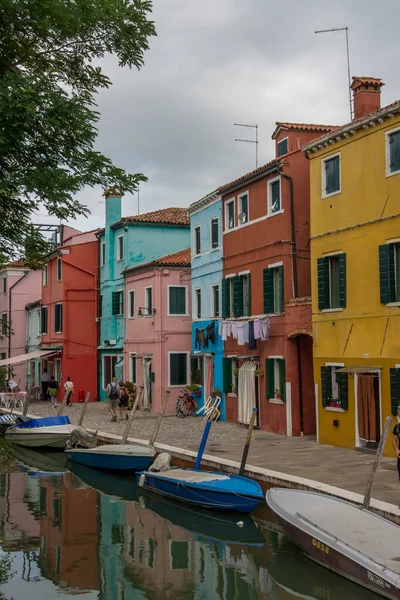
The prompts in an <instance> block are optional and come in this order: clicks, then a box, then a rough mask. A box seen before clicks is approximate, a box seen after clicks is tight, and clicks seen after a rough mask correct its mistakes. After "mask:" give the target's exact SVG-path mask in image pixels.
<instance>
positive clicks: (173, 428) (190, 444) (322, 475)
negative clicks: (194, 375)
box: [29, 402, 400, 506]
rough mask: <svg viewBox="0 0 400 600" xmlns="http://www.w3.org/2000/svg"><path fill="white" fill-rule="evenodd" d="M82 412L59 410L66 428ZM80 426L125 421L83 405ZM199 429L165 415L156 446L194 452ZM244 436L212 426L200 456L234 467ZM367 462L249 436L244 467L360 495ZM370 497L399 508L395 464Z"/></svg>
mask: <svg viewBox="0 0 400 600" xmlns="http://www.w3.org/2000/svg"><path fill="white" fill-rule="evenodd" d="M82 406H83V405H80V404H73V405H72V406H71V407H70V408H68V407H66V408H65V410H64V414H65V415H68V416H69V418H70V419H71V422H72V423H77V422H78V419H79V415H80V412H81V410H82ZM29 413H32V414H35V415H37V416H47V415H54V413H55V411H53V410H52V409H51V407H50V405H49V404H48V403H47V402H36V403H32V404H30V406H29ZM155 416H156V415H151V414H149V413H144V412H141V411H137V414H136V415H135V418H134V420H133V423H132V429H131V431H130V436H132V437H136V438H141V439H145V440H148V439H149V438H150V436H151V433H152V431H153V427H154V425H155V419H154V417H155ZM118 419H119V417H118ZM83 424H84V426H86V427H88V428H90V429H95V430H97V431H103V432H106V433H113V434H116V435H118V434H119V435H121V436H122V434H123V432H124V429H125V421H120V420H118V421H117V422H116V423H112V422H111V420H110V415H109V413H108V411H107V407H106V405H105V403H98V402H95V403H90V404H89V406H88V407H87V411H86V415H85V420H84V423H83ZM203 428H204V422H203V420H202V419H201V418H200V417H187V418H186V419H178V418H177V417H175V416H174V415H169V414H166V415H165V417H164V419H163V421H162V423H161V428H160V431H159V434H158V437H157V441H158V442H160V443H164V444H169V445H171V446H177V447H179V448H184V449H187V450H194V451H196V450H197V449H198V447H199V444H200V440H201V436H202V433H203ZM246 435H247V428H246V427H243V426H240V425H235V424H233V423H222V422H217V423H214V424H213V426H212V428H211V432H210V436H209V438H208V442H207V446H206V453H207V454H211V455H213V456H216V457H221V458H228V459H230V460H236V461H240V459H241V455H242V451H243V446H244V443H245V439H246ZM373 459H374V457H373V455H372V454H365V453H361V452H356V451H354V450H348V449H345V448H337V447H335V446H328V445H325V444H317V443H316V442H315V439H314V438H312V437H303V438H287V437H285V436H280V435H275V434H273V433H268V432H265V431H257V430H255V431H254V434H253V439H252V443H251V446H250V452H249V457H248V464H252V465H255V466H259V467H264V468H266V469H273V470H275V471H280V472H282V473H288V474H291V475H297V476H299V477H306V478H308V479H314V480H316V481H320V482H322V483H327V484H329V485H334V486H338V487H341V488H344V489H346V490H350V491H352V492H357V493H360V494H363V493H364V489H365V485H366V482H367V479H368V475H369V473H370V469H371V465H372V462H373ZM372 496H373V497H374V498H377V499H378V500H383V501H385V502H390V503H392V504H395V505H396V506H398V505H399V504H400V485H399V481H398V477H397V471H396V461H395V459H392V458H386V457H385V458H383V459H382V462H381V466H380V469H379V471H378V473H377V476H376V480H375V484H374V489H373V493H372Z"/></svg>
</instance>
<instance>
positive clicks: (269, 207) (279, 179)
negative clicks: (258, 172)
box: [267, 175, 284, 217]
mask: <svg viewBox="0 0 400 600" xmlns="http://www.w3.org/2000/svg"><path fill="white" fill-rule="evenodd" d="M276 181H279V206H280V208H279V210H276V211H274V212H272V192H271V186H272V184H273V183H275V182H276ZM267 185H268V188H267V198H268V216H269V217H275V215H280V214H282V213H283V212H284V210H283V208H282V178H281V176H280V175H278V176H277V177H273V178H272V179H268V182H267Z"/></svg>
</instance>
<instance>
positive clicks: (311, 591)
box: [0, 449, 379, 600]
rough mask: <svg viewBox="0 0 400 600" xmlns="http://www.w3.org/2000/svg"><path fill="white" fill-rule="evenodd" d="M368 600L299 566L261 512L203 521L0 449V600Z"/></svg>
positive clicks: (58, 461) (120, 481)
mask: <svg viewBox="0 0 400 600" xmlns="http://www.w3.org/2000/svg"><path fill="white" fill-rule="evenodd" d="M78 594H79V596H80V598H82V600H94V599H99V600H131V599H132V600H139V599H148V600H153V599H154V600H155V599H157V600H164V599H168V600H169V599H170V600H189V599H193V600H214V599H215V600H247V599H249V600H253V599H254V600H256V599H257V600H258V599H260V600H261V599H270V600H295V599H296V600H298V599H299V598H300V599H301V598H304V599H310V598H315V599H317V600H318V599H323V600H378V598H379V596H376V595H375V594H372V593H369V592H368V591H366V590H364V589H362V588H359V587H358V586H356V585H353V584H351V583H349V582H347V581H346V580H344V579H342V578H341V577H339V576H336V575H334V574H331V573H329V572H328V571H326V570H325V569H323V568H322V567H319V566H317V565H315V564H313V563H312V562H311V561H309V560H308V559H307V558H305V557H303V556H302V555H301V554H300V553H299V552H298V551H297V550H296V549H295V548H294V547H293V546H292V545H291V544H290V542H289V541H288V540H287V539H285V537H284V536H283V534H282V533H281V532H280V528H279V526H278V525H277V523H276V522H275V521H274V519H273V516H272V515H271V514H270V513H268V511H267V510H266V509H264V510H263V511H261V512H260V513H257V516H256V517H255V519H254V520H253V519H252V518H250V517H243V516H240V515H239V516H237V515H235V516H227V515H218V516H217V515H212V514H209V513H206V512H202V511H199V510H195V511H193V510H190V509H188V508H186V507H185V506H183V505H182V506H181V505H178V504H173V503H170V502H166V501H163V500H161V499H159V498H156V497H154V496H150V495H148V494H146V493H144V492H143V491H142V490H140V489H139V488H137V487H136V484H135V483H134V480H133V479H132V478H121V477H117V476H114V475H108V474H103V473H100V472H99V471H95V470H93V469H89V468H86V467H81V466H72V465H69V464H68V465H66V464H65V462H64V455H63V454H62V453H53V454H42V453H40V454H39V453H37V452H33V451H30V450H22V449H16V450H15V451H14V454H13V457H12V459H11V460H5V459H4V455H2V454H1V452H0V599H1V600H53V599H57V600H64V599H65V600H66V599H67V598H68V599H70V597H71V595H78Z"/></svg>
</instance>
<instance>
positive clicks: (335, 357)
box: [306, 78, 400, 455]
mask: <svg viewBox="0 0 400 600" xmlns="http://www.w3.org/2000/svg"><path fill="white" fill-rule="evenodd" d="M382 85H383V84H382V82H381V81H380V80H379V79H372V78H353V84H352V89H353V93H354V112H355V119H354V121H353V122H351V123H348V124H347V125H344V126H343V127H341V128H340V129H337V130H336V131H335V132H334V134H328V135H326V136H324V137H322V138H321V139H320V140H318V141H316V142H314V143H312V144H310V145H308V146H307V148H306V152H307V154H308V157H309V159H310V166H311V270H312V289H313V292H312V306H313V333H314V376H315V382H316V397H317V408H318V415H317V420H318V432H319V441H321V442H324V443H327V444H332V445H336V446H343V447H347V448H353V447H360V448H363V447H372V448H374V447H376V446H377V444H378V442H379V439H380V435H381V432H382V427H383V424H384V421H385V419H386V417H387V416H388V415H390V414H393V415H395V414H396V410H397V406H398V405H399V404H400V342H399V340H400V315H399V307H400V269H399V265H400V203H399V197H400V102H395V103H393V104H391V105H389V106H387V107H385V108H382V109H381V108H380V88H381V86H382ZM386 453H387V454H389V455H392V454H393V449H392V446H391V442H388V445H387V447H386Z"/></svg>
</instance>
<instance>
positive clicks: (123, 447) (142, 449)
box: [68, 444, 155, 456]
mask: <svg viewBox="0 0 400 600" xmlns="http://www.w3.org/2000/svg"><path fill="white" fill-rule="evenodd" d="M75 450H76V452H78V453H79V452H82V453H85V454H86V453H87V454H107V455H114V456H117V455H118V456H121V455H124V456H154V454H155V450H154V448H153V446H139V445H134V444H112V445H111V444H110V445H109V446H106V445H105V446H96V448H77V449H75ZM68 452H71V449H68Z"/></svg>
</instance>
